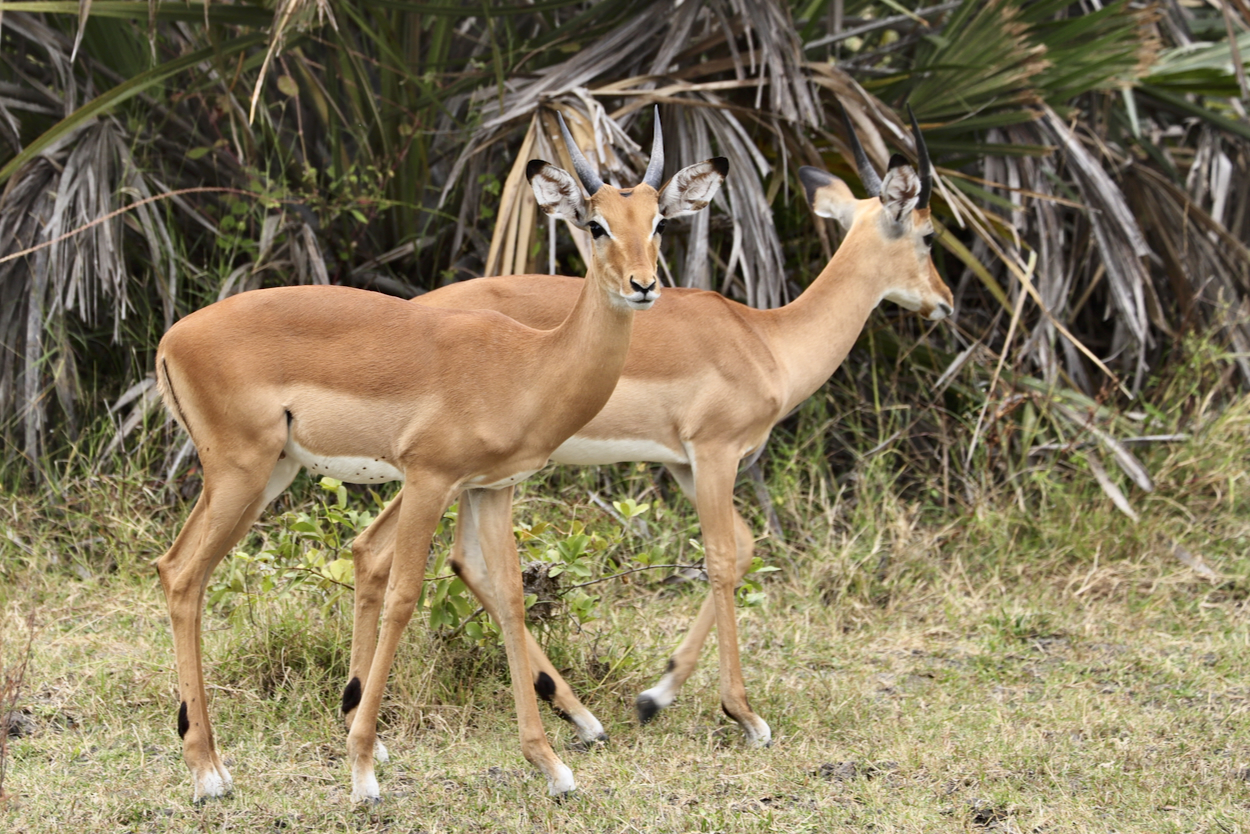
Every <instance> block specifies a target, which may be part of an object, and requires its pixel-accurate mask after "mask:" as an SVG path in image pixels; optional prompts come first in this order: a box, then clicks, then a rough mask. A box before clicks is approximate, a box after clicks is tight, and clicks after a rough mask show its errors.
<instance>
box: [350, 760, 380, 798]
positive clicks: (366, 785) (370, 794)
mask: <svg viewBox="0 0 1250 834" xmlns="http://www.w3.org/2000/svg"><path fill="white" fill-rule="evenodd" d="M381 801H382V791H381V790H380V789H379V788H378V777H377V776H375V775H374V774H373V771H372V770H369V771H368V772H366V773H358V772H357V771H356V769H355V768H353V769H352V802H381Z"/></svg>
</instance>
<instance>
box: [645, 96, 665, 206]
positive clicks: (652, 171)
mask: <svg viewBox="0 0 1250 834" xmlns="http://www.w3.org/2000/svg"><path fill="white" fill-rule="evenodd" d="M642 181H643V182H645V183H646V184H647V185H649V186H651V187H652V188H654V189H655V190H656V191H659V190H660V186H661V185H663V184H664V133H663V131H661V130H660V106H659V105H658V104H657V105H656V106H655V131H654V132H653V134H652V139H651V163H650V164H649V165H647V173H645V174H643V175H642Z"/></svg>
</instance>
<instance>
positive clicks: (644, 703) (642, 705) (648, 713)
mask: <svg viewBox="0 0 1250 834" xmlns="http://www.w3.org/2000/svg"><path fill="white" fill-rule="evenodd" d="M634 707H635V708H636V709H637V710H638V723H639V724H647V723H649V722H650V721H651V719H652V718H655V716H656V715H657V714H658V713H659V712H660V705H659V704H657V703H656V702H655V699H653V698H652V697H651V696H649V695H639V696H638V700H637V701H635V702H634Z"/></svg>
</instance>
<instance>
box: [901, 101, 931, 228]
mask: <svg viewBox="0 0 1250 834" xmlns="http://www.w3.org/2000/svg"><path fill="white" fill-rule="evenodd" d="M907 116H908V117H909V118H910V119H911V135H912V136H914V137H915V139H916V157H917V159H918V161H919V163H920V170H919V174H920V197H919V199H918V201H917V202H916V208H918V209H922V208H928V207H929V196H930V195H931V194H932V193H933V163H931V162H930V161H929V147H928V146H927V145H925V143H924V135H923V134H922V133H921V132H920V125H918V124H917V123H916V114H915V113H913V112H912V109H911V105H910V104H908V105H907Z"/></svg>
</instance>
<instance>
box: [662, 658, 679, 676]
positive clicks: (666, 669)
mask: <svg viewBox="0 0 1250 834" xmlns="http://www.w3.org/2000/svg"><path fill="white" fill-rule="evenodd" d="M676 668H677V661H676V660H675V659H673V658H671V657H670V658H669V659H668V665H667V666H665V667H664V674H666V675H667V674H668V673H669V672H671V671H673V670H674V669H676Z"/></svg>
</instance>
